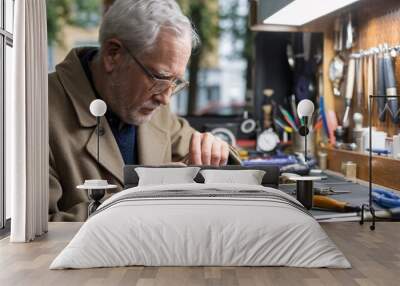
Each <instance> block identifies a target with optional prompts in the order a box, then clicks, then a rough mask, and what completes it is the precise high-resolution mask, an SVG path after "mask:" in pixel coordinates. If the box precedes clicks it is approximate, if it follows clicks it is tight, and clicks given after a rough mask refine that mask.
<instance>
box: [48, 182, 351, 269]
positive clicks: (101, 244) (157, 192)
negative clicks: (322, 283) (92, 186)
mask: <svg viewBox="0 0 400 286" xmlns="http://www.w3.org/2000/svg"><path fill="white" fill-rule="evenodd" d="M128 265H145V266H194V265H198V266H200V265H203V266H206V265H214V266H242V265H243V266H244V265H246V266H294V267H332V268H349V267H350V263H349V262H348V261H347V259H346V258H345V257H344V255H343V254H342V253H341V251H340V250H338V249H337V247H336V246H335V244H334V243H333V242H332V241H331V240H330V238H329V237H328V236H327V235H326V233H325V232H324V231H323V229H322V228H321V227H320V225H319V224H318V223H317V221H316V220H315V219H314V218H313V217H311V215H309V213H308V212H307V211H306V210H305V209H304V208H302V207H301V205H300V203H299V202H297V201H296V200H295V199H293V198H292V197H290V196H289V195H286V194H285V193H283V192H281V191H279V190H276V189H272V188H266V187H262V186H254V185H232V184H195V183H193V184H179V185H178V184H176V185H163V186H141V187H135V188H131V189H128V190H124V191H122V192H120V193H118V194H116V195H114V196H112V197H111V198H109V199H108V200H107V201H105V202H104V203H103V204H102V205H101V206H100V207H99V209H98V210H97V212H96V213H95V214H94V215H92V216H91V217H90V218H89V219H88V220H87V221H86V223H85V224H83V226H82V227H81V229H80V230H79V232H78V233H77V234H76V235H75V237H74V238H73V239H72V241H71V242H70V243H69V244H68V245H67V246H66V247H65V249H64V250H63V251H62V252H61V253H60V254H59V255H58V256H57V257H56V259H55V260H54V261H53V262H52V264H51V265H50V269H63V268H91V267H114V266H128Z"/></svg>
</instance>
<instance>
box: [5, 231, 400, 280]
mask: <svg viewBox="0 0 400 286" xmlns="http://www.w3.org/2000/svg"><path fill="white" fill-rule="evenodd" d="M80 226H81V224H80V223H50V231H49V233H48V234H47V235H46V236H44V237H43V238H40V239H38V240H37V241H34V242H32V243H28V244H15V243H14V244H11V243H9V241H8V238H6V239H3V240H1V241H0V285H1V286H8V285H12V286H17V285H32V286H33V285H57V286H58V285H60V286H61V285H68V286H75V285H96V286H97V285H137V286H139V285H140V286H153V285H166V286H178V285H227V286H234V285H246V286H253V285H254V286H261V285H329V286H331V285H346V286H348V285H366V286H367V285H368V286H369V285H382V286H390V285H400V223H378V225H377V229H376V230H375V231H373V232H372V231H370V230H369V228H368V225H364V226H360V225H359V224H358V223H326V224H323V228H324V229H325V230H326V231H327V233H328V234H329V236H330V237H331V238H332V240H333V241H335V243H336V244H337V245H338V247H339V248H340V249H341V250H342V251H343V252H344V254H345V255H346V256H347V258H348V259H349V261H350V262H351V263H352V266H353V268H352V269H349V270H340V269H303V268H289V267H123V268H101V269H87V270H52V271H50V270H48V267H49V265H50V263H51V261H52V260H53V259H54V258H55V256H56V255H57V254H58V253H59V252H60V251H61V250H62V248H63V247H65V245H66V244H67V242H68V241H69V240H70V239H71V238H72V236H73V235H74V234H75V233H76V231H77V230H78V229H79V227H80Z"/></svg>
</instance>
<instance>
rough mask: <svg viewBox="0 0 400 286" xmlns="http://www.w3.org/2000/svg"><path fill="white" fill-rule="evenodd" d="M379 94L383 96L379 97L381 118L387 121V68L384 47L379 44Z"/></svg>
mask: <svg viewBox="0 0 400 286" xmlns="http://www.w3.org/2000/svg"><path fill="white" fill-rule="evenodd" d="M377 84H378V87H377V92H378V93H377V95H378V96H382V97H378V98H377V101H378V111H379V120H380V121H382V122H383V121H385V117H386V116H385V115H386V112H385V111H386V109H385V105H386V97H385V94H386V90H385V69H384V62H383V47H382V46H381V45H380V46H379V54H378V63H377Z"/></svg>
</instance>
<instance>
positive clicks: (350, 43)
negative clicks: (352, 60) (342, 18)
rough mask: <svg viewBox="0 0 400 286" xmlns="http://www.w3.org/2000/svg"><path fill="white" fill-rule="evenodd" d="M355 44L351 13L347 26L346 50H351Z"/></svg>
mask: <svg viewBox="0 0 400 286" xmlns="http://www.w3.org/2000/svg"><path fill="white" fill-rule="evenodd" d="M353 43H354V39H353V23H352V21H351V13H349V15H348V19H347V26H346V49H347V50H350V49H351V48H352V47H353Z"/></svg>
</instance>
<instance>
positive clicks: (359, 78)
mask: <svg viewBox="0 0 400 286" xmlns="http://www.w3.org/2000/svg"><path fill="white" fill-rule="evenodd" d="M363 61H364V60H363V57H359V58H357V59H356V67H355V72H356V75H355V77H356V100H357V108H358V109H360V108H361V104H362V97H363V95H364V90H363V80H364V79H363V69H364V68H363Z"/></svg>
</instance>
